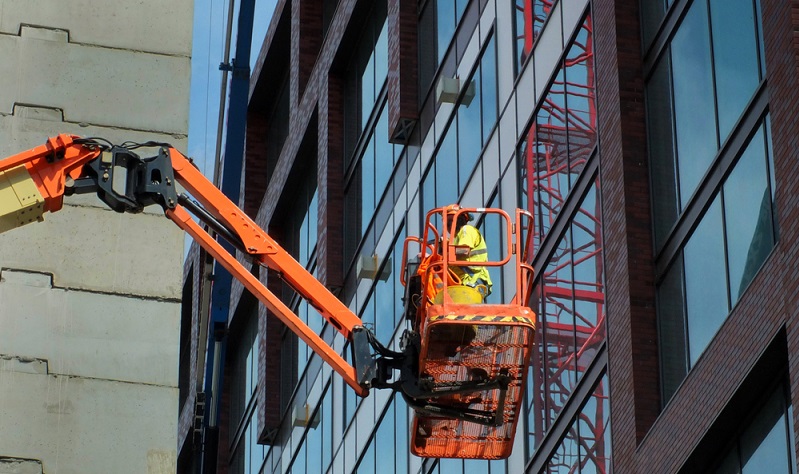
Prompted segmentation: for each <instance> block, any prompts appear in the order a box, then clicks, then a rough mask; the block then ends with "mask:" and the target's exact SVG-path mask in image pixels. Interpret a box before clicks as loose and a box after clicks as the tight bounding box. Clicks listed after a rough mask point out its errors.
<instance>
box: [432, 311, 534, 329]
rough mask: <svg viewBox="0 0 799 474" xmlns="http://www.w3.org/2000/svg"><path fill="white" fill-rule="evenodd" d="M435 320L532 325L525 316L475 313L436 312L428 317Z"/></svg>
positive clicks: (530, 320) (531, 321)
mask: <svg viewBox="0 0 799 474" xmlns="http://www.w3.org/2000/svg"><path fill="white" fill-rule="evenodd" d="M436 321H470V322H476V323H494V322H501V323H522V324H529V325H532V326H534V325H535V323H534V322H533V320H532V319H530V318H527V317H525V316H496V315H495V316H485V315H477V314H438V315H435V316H431V317H430V322H431V323H434V322H436Z"/></svg>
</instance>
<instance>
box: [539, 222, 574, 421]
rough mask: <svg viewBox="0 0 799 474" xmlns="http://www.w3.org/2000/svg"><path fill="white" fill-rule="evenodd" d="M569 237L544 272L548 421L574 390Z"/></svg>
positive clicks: (572, 306)
mask: <svg viewBox="0 0 799 474" xmlns="http://www.w3.org/2000/svg"><path fill="white" fill-rule="evenodd" d="M573 281H574V280H573V275H572V259H571V245H570V238H569V236H568V234H567V235H564V236H563V238H562V239H561V242H560V243H559V245H558V248H557V250H556V251H555V255H553V256H552V258H551V260H550V261H549V264H548V265H547V268H546V270H545V272H544V288H543V292H542V293H543V301H544V313H543V315H542V319H543V321H544V325H543V326H544V328H543V330H544V331H546V335H545V338H546V347H545V349H544V350H545V352H546V356H545V357H546V359H545V364H546V367H547V369H546V375H547V394H548V398H549V400H550V401H551V402H552V403H551V404H550V405H549V406H548V407H547V413H548V415H547V417H548V424H549V425H551V424H552V422H553V421H554V420H555V417H557V415H558V413H560V410H561V409H562V407H563V404H564V403H566V400H567V399H568V398H569V395H570V394H571V392H572V391H573V390H574V386H575V384H576V383H577V380H576V368H577V367H576V362H575V355H576V347H575V345H576V341H575V321H574V298H573V286H572V282H573Z"/></svg>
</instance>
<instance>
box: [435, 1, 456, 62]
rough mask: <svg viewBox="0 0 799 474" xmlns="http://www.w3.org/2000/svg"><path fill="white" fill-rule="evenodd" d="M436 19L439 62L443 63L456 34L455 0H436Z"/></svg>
mask: <svg viewBox="0 0 799 474" xmlns="http://www.w3.org/2000/svg"><path fill="white" fill-rule="evenodd" d="M436 20H437V21H436V33H437V42H438V62H439V63H441V60H442V59H444V55H445V54H446V53H447V48H449V44H450V43H451V42H452V37H453V36H455V27H456V26H457V23H456V18H455V0H436Z"/></svg>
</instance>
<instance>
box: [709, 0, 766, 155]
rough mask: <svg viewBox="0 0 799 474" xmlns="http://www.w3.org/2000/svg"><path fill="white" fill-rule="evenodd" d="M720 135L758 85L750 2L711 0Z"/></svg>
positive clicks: (753, 26) (736, 117)
mask: <svg viewBox="0 0 799 474" xmlns="http://www.w3.org/2000/svg"><path fill="white" fill-rule="evenodd" d="M710 20H711V26H712V32H713V65H714V67H715V69H716V93H717V94H718V97H717V98H716V99H717V103H718V109H719V110H718V116H719V136H720V137H721V139H722V141H724V138H725V137H726V136H727V135H728V134H729V133H730V130H732V126H733V125H734V124H735V122H737V121H738V117H740V116H741V113H742V112H743V109H744V107H746V104H747V103H748V102H749V99H750V98H751V97H752V94H754V92H755V90H756V89H757V85H758V84H759V83H760V71H759V68H758V57H757V54H758V51H757V50H758V44H757V38H756V36H755V12H754V9H753V8H752V0H710Z"/></svg>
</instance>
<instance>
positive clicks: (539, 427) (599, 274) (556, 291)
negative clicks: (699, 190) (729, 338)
mask: <svg viewBox="0 0 799 474" xmlns="http://www.w3.org/2000/svg"><path fill="white" fill-rule="evenodd" d="M554 3H555V2H554V1H549V0H517V2H516V9H517V15H520V18H521V19H522V21H521V22H518V23H517V24H518V26H519V27H520V31H518V37H517V44H519V46H520V47H519V51H518V54H519V56H520V61H521V62H522V63H523V62H524V61H525V60H526V59H527V58H528V57H529V56H530V55H531V54H535V45H536V42H537V41H538V39H539V36H540V34H541V31H542V29H543V27H544V25H545V23H546V21H547V17H548V16H549V14H550V12H551V10H552V7H553V4H554ZM595 95H596V88H595V76H594V63H593V44H592V23H591V17H590V15H589V16H587V17H586V19H585V20H584V22H583V24H582V25H581V26H580V27H579V29H578V31H577V33H576V35H575V38H574V40H573V42H572V43H571V44H570V45H569V46H568V52H567V53H566V56H565V58H564V60H563V63H562V64H561V65H560V68H559V70H558V71H557V73H556V75H555V78H554V80H553V82H552V84H551V85H550V87H549V89H548V91H547V92H546V94H545V96H544V98H543V100H542V102H541V105H540V108H539V109H538V110H537V112H536V116H535V120H534V123H533V124H532V126H531V128H530V130H529V131H528V132H527V136H526V140H525V141H524V143H523V145H522V149H521V150H520V158H521V161H522V164H521V176H522V180H523V183H524V191H523V194H524V195H523V199H524V201H525V205H526V208H527V209H528V210H529V211H531V212H532V213H533V214H534V215H535V217H536V220H535V222H536V224H537V226H538V228H537V229H536V231H535V232H536V235H535V236H534V238H533V239H531V241H532V242H534V245H535V246H536V248H535V249H533V250H534V251H532V252H528V254H529V255H535V254H537V250H538V248H537V247H539V246H540V244H541V243H542V241H543V239H544V238H545V236H547V233H548V232H549V230H550V229H551V228H552V227H553V225H555V220H556V218H557V217H558V215H559V213H560V211H561V210H562V209H563V208H564V205H565V203H566V200H567V199H582V202H581V204H580V205H579V208H578V209H577V211H576V213H575V215H574V217H573V218H572V221H571V224H570V226H569V227H568V228H567V230H566V232H565V233H564V235H563V236H561V237H557V236H553V237H556V238H559V241H558V244H557V245H556V246H555V250H554V252H553V254H552V255H551V256H550V258H549V260H548V263H547V265H546V267H545V268H544V269H543V271H541V272H540V275H539V279H538V280H537V282H536V288H535V290H534V291H535V295H536V298H537V299H538V303H537V307H534V309H535V310H536V312H537V313H538V314H539V330H538V332H537V334H536V342H537V344H536V347H537V352H536V353H534V354H533V361H532V369H531V370H532V378H531V384H530V386H529V389H528V401H527V403H528V409H529V413H528V417H529V423H528V436H529V440H530V443H531V450H532V449H534V448H535V446H538V445H539V444H540V442H541V440H542V439H543V437H544V435H545V434H546V433H547V430H548V429H549V428H550V427H551V426H552V423H553V422H554V420H555V418H556V417H557V416H558V414H559V413H560V411H561V410H562V408H563V405H564V404H565V403H566V401H567V400H568V398H569V396H570V395H571V393H572V391H573V390H574V388H575V386H576V384H577V381H578V380H579V378H580V376H581V374H582V373H583V372H585V371H586V370H587V369H588V366H589V364H590V363H591V361H592V360H593V359H594V356H595V354H596V352H597V350H598V349H599V346H600V345H601V344H602V342H603V341H604V340H605V324H604V321H605V318H604V316H605V315H604V300H605V297H604V276H603V273H604V268H603V263H602V255H601V253H602V235H601V230H602V227H601V225H602V221H601V208H600V202H599V198H598V196H599V185H600V183H599V179H598V178H596V179H595V181H594V183H593V185H592V186H590V189H589V191H588V193H587V194H586V195H585V196H584V197H580V196H575V197H570V196H569V192H570V191H571V189H572V188H573V187H574V185H575V182H576V181H577V178H578V177H579V176H580V173H581V172H582V170H583V169H584V168H585V165H586V163H587V162H588V159H589V158H590V157H591V154H592V153H593V151H594V148H595V144H596V122H597V114H596V102H595ZM550 238H551V237H550ZM592 396H593V400H591V401H589V402H588V403H587V404H586V406H585V407H584V408H583V410H582V411H581V413H580V415H579V416H578V418H577V420H575V421H574V422H573V423H572V426H571V427H570V429H569V430H568V432H567V434H566V438H565V439H564V441H563V442H562V443H563V444H564V446H562V448H561V449H559V450H557V452H556V453H555V454H554V456H553V457H552V459H551V460H550V466H553V467H555V466H556V467H557V469H558V472H578V471H579V470H580V469H581V468H584V466H586V465H587V464H591V465H592V466H594V467H595V469H596V472H605V470H606V467H605V466H606V465H607V457H608V456H609V452H606V449H609V446H607V447H606V446H605V443H604V439H605V430H606V426H605V420H606V419H607V414H606V413H605V412H604V411H605V407H606V406H607V405H606V401H605V399H606V398H607V387H606V386H605V382H600V384H599V385H598V386H597V387H596V388H595V389H594V391H593V395H592ZM578 427H579V428H578ZM567 444H568V446H566V445H567Z"/></svg>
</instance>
